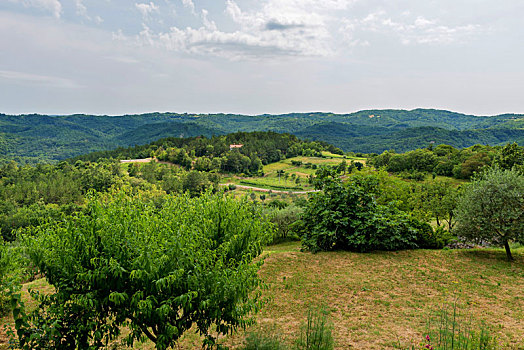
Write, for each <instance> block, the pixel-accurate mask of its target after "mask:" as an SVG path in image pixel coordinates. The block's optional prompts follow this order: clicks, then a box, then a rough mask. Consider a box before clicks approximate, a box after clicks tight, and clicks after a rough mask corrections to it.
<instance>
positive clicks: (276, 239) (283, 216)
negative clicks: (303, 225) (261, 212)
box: [268, 201, 302, 244]
mask: <svg viewBox="0 0 524 350" xmlns="http://www.w3.org/2000/svg"><path fill="white" fill-rule="evenodd" d="M271 203H275V201H273V202H271ZM272 208H274V209H270V210H269V212H268V217H269V220H270V221H271V222H272V223H273V224H274V225H275V231H274V236H273V240H272V242H271V243H272V244H276V243H280V242H284V241H286V240H289V239H295V240H296V239H297V238H298V237H297V235H296V232H295V225H294V224H295V223H296V222H297V221H298V220H299V219H300V215H301V213H302V209H301V208H299V207H297V206H295V205H289V206H286V207H284V208H278V207H275V206H273V207H272Z"/></svg>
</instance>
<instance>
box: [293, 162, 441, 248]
mask: <svg viewBox="0 0 524 350" xmlns="http://www.w3.org/2000/svg"><path fill="white" fill-rule="evenodd" d="M375 180H376V179H374V178H373V177H371V176H368V177H359V178H358V179H355V180H352V179H350V181H348V182H347V183H342V181H341V180H340V179H339V177H338V176H337V174H336V173H335V171H334V170H332V169H328V168H324V169H321V170H320V171H318V172H317V183H316V187H317V188H318V189H322V190H323V191H321V192H318V193H316V194H315V195H313V196H312V197H311V198H310V200H309V201H308V203H307V205H306V207H305V209H304V214H303V215H302V219H301V222H300V225H301V232H302V245H303V247H304V249H306V250H310V251H313V252H317V251H321V250H339V249H340V250H349V251H359V252H366V251H372V250H399V249H414V248H441V247H442V246H443V245H444V244H443V242H441V241H442V240H444V241H445V239H443V238H442V237H439V236H438V234H439V233H442V232H437V233H435V232H434V231H433V229H432V228H431V226H430V225H429V224H428V223H425V222H422V221H420V220H418V219H417V218H415V217H414V216H412V215H411V214H410V213H408V212H404V211H401V210H399V209H398V208H396V207H395V205H394V203H388V204H383V205H379V204H377V203H376V201H375V193H377V191H378V189H377V187H378V185H377V182H376V181H375Z"/></svg>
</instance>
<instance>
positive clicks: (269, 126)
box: [0, 109, 524, 163]
mask: <svg viewBox="0 0 524 350" xmlns="http://www.w3.org/2000/svg"><path fill="white" fill-rule="evenodd" d="M268 130H270V131H275V132H286V133H292V134H295V135H297V136H300V137H301V138H309V139H312V140H321V141H325V142H328V143H331V144H334V145H335V146H337V147H340V148H342V149H343V150H345V151H354V152H376V153H380V152H382V151H383V150H387V149H395V150H397V151H407V150H411V149H415V148H418V147H422V146H426V145H427V144H428V143H429V142H431V141H435V142H436V143H445V144H449V145H452V146H455V147H467V146H471V145H473V144H476V143H482V144H491V145H499V144H505V143H507V142H512V141H517V142H519V143H522V142H523V141H524V115H515V114H505V115H499V116H490V117H485V116H474V115H465V114H460V113H454V112H449V111H442V110H433V109H415V110H411V111H406V110H366V111H360V112H356V113H351V114H333V113H289V114H282V115H267V114H264V115H258V116H247V115H233V114H205V115H194V114H177V113H149V114H140V115H123V116H92V115H69V116H48V115H36V114H31V115H20V116H13V115H4V114H0V161H1V160H2V159H4V160H5V159H14V160H16V161H18V162H19V163H26V162H29V163H36V162H42V161H43V162H54V161H58V160H62V159H66V158H71V157H75V156H77V155H81V154H86V153H89V152H94V151H102V150H108V149H114V148H116V147H128V146H134V145H142V144H147V143H149V142H151V141H154V140H157V139H159V138H164V137H193V136H199V135H204V136H207V137H210V136H212V135H222V134H228V133H232V132H237V131H268Z"/></svg>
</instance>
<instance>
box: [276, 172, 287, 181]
mask: <svg viewBox="0 0 524 350" xmlns="http://www.w3.org/2000/svg"><path fill="white" fill-rule="evenodd" d="M284 174H285V171H284V170H277V175H278V183H280V177H281V176H282V175H284Z"/></svg>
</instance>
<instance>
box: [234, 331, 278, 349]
mask: <svg viewBox="0 0 524 350" xmlns="http://www.w3.org/2000/svg"><path fill="white" fill-rule="evenodd" d="M284 349H287V347H286V346H285V345H284V343H283V341H282V338H281V336H280V334H278V333H277V332H276V330H275V329H265V330H260V331H257V332H250V333H249V334H248V335H247V337H246V345H245V346H244V350H284Z"/></svg>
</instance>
